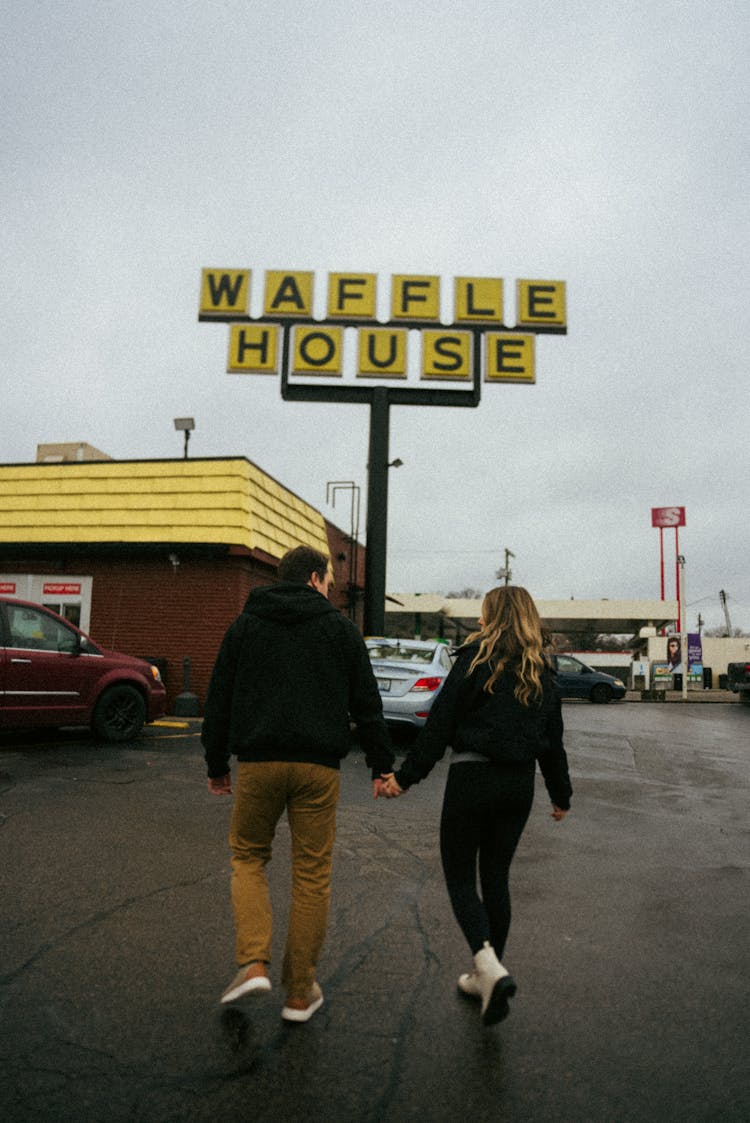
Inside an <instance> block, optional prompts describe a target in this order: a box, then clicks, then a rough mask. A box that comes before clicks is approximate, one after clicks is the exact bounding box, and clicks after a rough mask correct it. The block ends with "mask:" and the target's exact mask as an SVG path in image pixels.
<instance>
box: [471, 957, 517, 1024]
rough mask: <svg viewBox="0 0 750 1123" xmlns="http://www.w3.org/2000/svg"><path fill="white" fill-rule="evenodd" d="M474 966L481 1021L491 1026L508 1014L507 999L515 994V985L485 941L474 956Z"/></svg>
mask: <svg viewBox="0 0 750 1123" xmlns="http://www.w3.org/2000/svg"><path fill="white" fill-rule="evenodd" d="M474 964H475V967H476V970H475V972H474V978H475V979H476V982H477V987H478V989H479V993H480V996H481V999H482V1021H483V1022H484V1024H485V1025H486V1026H492V1025H495V1023H496V1022H501V1021H502V1020H503V1018H507V1016H508V1014H509V1013H510V1007H509V1006H508V999H509V998H512V997H513V995H514V994H515V993H516V989H517V988H516V984H515V982H514V981H513V979H512V978H511V976H510V975H509V973H508V972H507V971H506V969H505V968H504V967H503V965H502V963H501V962H500V960H499V959H498V958H497V956H496V955H495V951H494V948H493V947H491V945H490V944H489V943H487V941H485V944H484V947H483V948H480V950H479V951H478V952H477V953H476V955H475V956H474Z"/></svg>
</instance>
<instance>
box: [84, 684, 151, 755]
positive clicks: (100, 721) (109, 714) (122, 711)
mask: <svg viewBox="0 0 750 1123" xmlns="http://www.w3.org/2000/svg"><path fill="white" fill-rule="evenodd" d="M145 720H146V703H145V701H144V699H143V695H142V694H141V692H140V691H139V690H136V688H135V687H134V686H128V684H127V683H122V684H121V685H120V686H110V688H109V690H105V691H104V693H103V694H102V696H101V698H100V699H99V701H98V702H97V703H96V708H95V709H94V720H93V723H92V724H93V726H94V731H95V732H96V733H97V734H98V735H99V736H100V737H102V738H103V739H104V740H105V741H131V740H132V739H133V738H134V737H137V736H138V734H139V733H140V731H141V729H142V728H143V723H144V722H145Z"/></svg>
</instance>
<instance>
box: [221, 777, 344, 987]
mask: <svg viewBox="0 0 750 1123" xmlns="http://www.w3.org/2000/svg"><path fill="white" fill-rule="evenodd" d="M339 783H340V774H339V772H338V769H335V768H326V767H324V766H323V765H321V764H301V763H300V764H298V763H288V762H284V761H257V762H253V763H244V762H240V764H239V766H238V770H237V782H236V784H235V801H234V810H233V814H232V825H231V829H230V834H229V844H230V847H231V850H232V908H233V910H234V921H235V928H236V933H237V942H236V952H237V962H238V963H239V964H240V965H243V964H245V963H249V962H250V961H251V960H263V961H265V962H266V963H270V961H271V931H272V915H271V900H270V897H269V892H268V883H267V881H266V874H265V866H266V863H267V862H269V861H270V859H271V844H272V842H273V837H274V833H275V830H276V824H277V823H278V821H279V819H280V818H281V816H282V815H283V813H284V811H285V810H286V813H287V818H288V820H289V829H290V832H291V839H292V903H291V908H290V912H289V931H288V934H287V941H286V950H285V953H284V962H283V965H282V971H281V982H282V985H283V986H284V987H285V988H286V990H287V994H288V996H289V997H293V998H307V996H308V995H309V993H310V989H311V987H312V984H313V981H314V980H315V968H316V965H317V962H318V956H319V954H320V950H321V948H322V946H323V941H324V940H325V935H326V927H327V923H328V900H329V897H330V884H331V860H332V856H333V843H334V840H335V837H336V807H337V805H338V798H339Z"/></svg>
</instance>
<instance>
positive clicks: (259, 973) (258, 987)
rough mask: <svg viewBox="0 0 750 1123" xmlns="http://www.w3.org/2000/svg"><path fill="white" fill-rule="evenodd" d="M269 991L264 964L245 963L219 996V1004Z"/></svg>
mask: <svg viewBox="0 0 750 1123" xmlns="http://www.w3.org/2000/svg"><path fill="white" fill-rule="evenodd" d="M270 989H271V980H270V979H269V977H268V972H267V971H266V965H265V963H257V962H256V963H246V964H245V966H244V967H240V969H239V971H238V972H237V974H236V975H235V976H234V978H233V979H232V981H231V983H230V984H229V986H228V987H227V989H226V990H225V991H224V993H223V994H222V996H221V1002H234V1001H235V1000H236V999H238V998H242V997H243V995H245V994H254V993H255V994H259V993H266V992H267V991H269V990H270Z"/></svg>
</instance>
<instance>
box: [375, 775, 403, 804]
mask: <svg viewBox="0 0 750 1123" xmlns="http://www.w3.org/2000/svg"><path fill="white" fill-rule="evenodd" d="M372 790H373V798H374V799H377V798H378V796H382V797H383V798H384V799H395V798H396V796H399V795H403V792H404V789H403V788H402V787H400V786H399V784H398V782H397V780H396V777H395V776H394V774H393V773H392V772H384V773H383V774H382V776H381V777H380V779H379V780H373V782H372Z"/></svg>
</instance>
